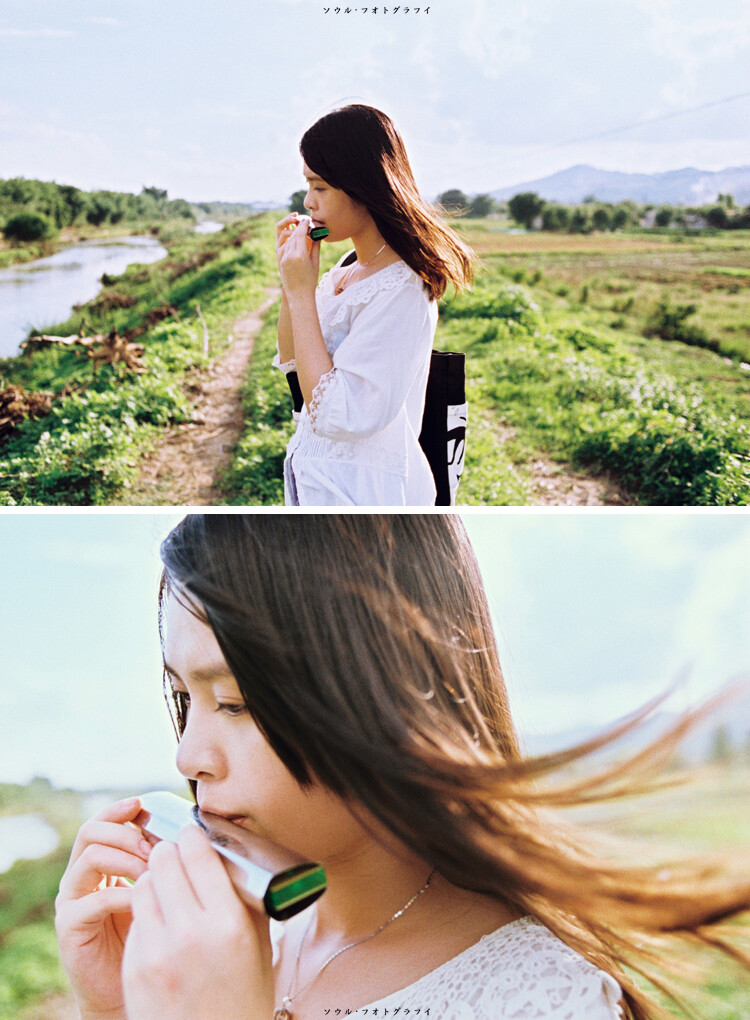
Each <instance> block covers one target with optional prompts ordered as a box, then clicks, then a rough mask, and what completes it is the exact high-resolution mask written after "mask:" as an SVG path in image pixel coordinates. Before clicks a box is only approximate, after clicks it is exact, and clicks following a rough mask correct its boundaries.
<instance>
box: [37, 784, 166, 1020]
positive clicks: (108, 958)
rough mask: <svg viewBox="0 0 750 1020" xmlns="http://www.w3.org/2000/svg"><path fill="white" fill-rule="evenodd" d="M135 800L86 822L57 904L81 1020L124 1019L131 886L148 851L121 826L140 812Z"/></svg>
mask: <svg viewBox="0 0 750 1020" xmlns="http://www.w3.org/2000/svg"><path fill="white" fill-rule="evenodd" d="M140 807H141V805H140V801H139V800H138V799H137V798H131V799H130V800H122V801H118V802H117V803H116V804H112V805H110V806H109V807H107V808H105V810H104V811H100V812H99V814H98V815H96V816H95V817H94V818H92V819H90V820H89V821H88V822H85V823H84V824H83V825H82V826H81V828H80V830H79V832H78V836H77V837H76V841H75V843H74V845H73V851H72V853H71V855H70V863H69V864H68V867H67V870H66V871H65V874H64V875H63V877H62V881H61V882H60V892H59V894H58V896H57V899H56V900H55V907H56V915H55V926H56V928H57V938H58V941H59V944H60V957H61V959H62V962H63V966H64V967H65V969H66V971H67V972H68V977H69V978H70V983H71V985H72V986H73V992H74V994H75V997H76V1000H77V1002H78V1007H79V1010H80V1012H81V1016H82V1017H86V1018H93V1017H99V1016H107V1017H108V1018H116V1017H124V1016H125V1006H124V999H123V992H122V983H121V980H120V969H121V966H122V955H123V948H124V945H125V940H126V938H127V936H128V930H129V928H130V923H131V914H130V910H131V900H132V896H133V888H132V887H131V886H130V885H128V883H127V882H125V881H124V879H125V878H129V879H131V880H133V881H135V880H136V879H138V878H139V877H140V876H141V875H143V874H144V872H145V871H146V869H147V864H146V861H147V860H148V857H149V854H150V852H151V847H150V846H149V845H148V843H147V842H146V841H145V839H143V837H142V836H141V834H140V832H139V831H138V830H137V829H134V828H132V827H131V826H128V825H125V822H129V821H132V820H133V819H134V818H135V817H136V816H137V815H138V812H139V811H140Z"/></svg>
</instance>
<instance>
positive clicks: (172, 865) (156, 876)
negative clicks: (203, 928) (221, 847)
mask: <svg viewBox="0 0 750 1020" xmlns="http://www.w3.org/2000/svg"><path fill="white" fill-rule="evenodd" d="M189 828H195V829H196V831H199V830H198V829H197V827H196V826H189ZM142 884H143V885H147V886H148V890H149V894H150V895H153V897H154V900H155V902H156V904H158V908H159V911H160V913H161V915H162V916H163V917H165V918H169V919H170V921H171V922H173V923H175V924H177V925H184V926H186V927H187V926H188V925H189V924H190V922H191V919H193V918H194V917H195V912H196V910H198V909H201V907H202V904H201V902H200V900H199V899H198V897H197V895H196V892H195V889H194V887H193V885H192V883H191V880H190V878H189V877H188V872H187V870H186V868H185V866H184V861H183V858H182V854H181V852H180V850H179V849H178V847H177V844H176V843H170V842H163V843H159V844H158V845H157V846H156V847H154V851H153V853H152V855H151V860H150V861H149V874H148V882H144V883H142Z"/></svg>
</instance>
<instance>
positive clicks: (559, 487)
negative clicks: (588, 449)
mask: <svg viewBox="0 0 750 1020" xmlns="http://www.w3.org/2000/svg"><path fill="white" fill-rule="evenodd" d="M531 495H532V504H531V505H532V506H630V505H632V500H630V499H629V498H628V497H627V496H626V495H625V494H624V493H623V492H621V491H620V489H619V488H618V486H617V485H616V484H615V483H614V482H613V481H611V480H610V479H608V478H606V477H604V476H600V477H595V478H594V477H591V476H590V475H586V474H583V473H579V472H577V471H574V470H573V469H571V468H567V467H565V466H564V465H561V464H555V463H554V461H551V460H547V459H546V458H543V457H540V458H538V459H537V460H535V461H533V462H532V464H531Z"/></svg>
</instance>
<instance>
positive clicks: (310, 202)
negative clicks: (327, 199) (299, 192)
mask: <svg viewBox="0 0 750 1020" xmlns="http://www.w3.org/2000/svg"><path fill="white" fill-rule="evenodd" d="M302 205H304V207H305V209H310V210H311V211H312V208H313V198H312V192H311V191H308V193H307V194H306V195H305V200H304V202H303V203H302Z"/></svg>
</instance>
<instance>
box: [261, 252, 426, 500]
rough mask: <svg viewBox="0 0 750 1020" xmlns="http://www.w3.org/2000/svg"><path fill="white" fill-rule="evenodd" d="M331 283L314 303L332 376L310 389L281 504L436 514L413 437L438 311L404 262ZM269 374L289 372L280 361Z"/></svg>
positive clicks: (290, 450) (327, 277)
mask: <svg viewBox="0 0 750 1020" xmlns="http://www.w3.org/2000/svg"><path fill="white" fill-rule="evenodd" d="M343 258H346V256H343ZM339 265H340V263H339ZM335 269H336V270H337V269H338V266H337V267H335ZM332 274H333V275H335V270H334V271H329V272H327V273H324V274H323V276H322V277H321V279H320V282H319V283H318V287H317V290H316V293H315V299H316V305H317V310H318V317H319V319H320V328H321V332H322V334H323V339H324V341H325V345H326V349H327V351H328V354H329V355H330V357H331V360H332V361H333V368H332V369H331V370H330V371H329V372H326V374H325V375H323V376H322V377H321V379H320V381H319V382H318V384H317V386H316V387H315V389H314V391H313V395H312V399H311V401H310V408H309V411H308V408H307V407H306V406H303V408H302V412H301V414H300V416H299V420H298V422H297V431H296V432H295V434H294V435H293V436H292V438H291V440H290V441H289V445H288V446H287V454H286V460H285V462H284V502H285V504H286V505H287V506H346V505H349V506H432V505H433V504H434V502H435V483H434V480H433V477H432V472H431V471H430V466H429V464H428V462H427V459H426V457H425V456H424V454H423V452H422V448H421V447H420V445H419V432H420V429H421V424H422V413H423V410H424V397H425V389H426V387H427V375H428V372H429V365H430V352H431V350H432V341H433V338H434V336H435V329H436V326H437V316H438V312H437V302H435V301H433V300H431V299H430V296H429V294H428V293H427V291H426V290H425V287H424V284H423V282H422V280H421V279H420V278H419V276H417V274H416V273H415V272H414V271H413V270H412V269H411V268H410V267H409V266H407V265H406V263H405V262H394V263H392V264H391V265H389V266H386V267H385V269H381V270H380V271H379V272H377V273H374V274H373V275H372V276H368V277H366V278H365V279H363V280H359V281H357V282H355V283H352V284H350V285H349V286H348V287H346V288H345V289H344V290H343V291H342V293H341V294H336V293H335V292H334V283H333V280H332ZM274 365H275V366H276V367H277V368H280V369H281V370H282V371H283V372H289V371H291V370H292V369H293V368H294V367H295V364H294V362H293V361H288V362H285V363H284V364H281V363H280V361H279V358H278V354H277V356H276V359H275V360H274Z"/></svg>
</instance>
